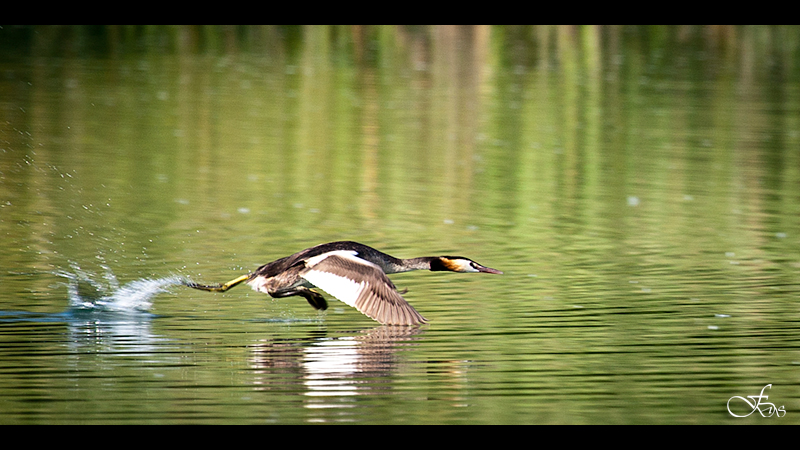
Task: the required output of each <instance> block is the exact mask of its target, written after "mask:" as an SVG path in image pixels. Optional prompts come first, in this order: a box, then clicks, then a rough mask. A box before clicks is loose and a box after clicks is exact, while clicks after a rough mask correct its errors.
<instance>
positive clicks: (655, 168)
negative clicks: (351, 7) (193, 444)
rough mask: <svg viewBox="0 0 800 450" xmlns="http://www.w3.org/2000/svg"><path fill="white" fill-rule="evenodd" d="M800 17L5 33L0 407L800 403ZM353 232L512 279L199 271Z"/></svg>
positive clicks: (391, 414) (126, 418)
mask: <svg viewBox="0 0 800 450" xmlns="http://www.w3.org/2000/svg"><path fill="white" fill-rule="evenodd" d="M798 42H800V29H798V28H796V27H787V28H783V27H730V28H727V27H716V28H715V27H688V28H677V27H676V28H673V27H667V28H658V27H657V28H638V27H630V28H628V27H623V28H619V27H600V28H594V27H587V28H581V27H577V28H576V27H533V28H529V27H521V28H520V27H465V28H453V27H375V28H373V27H301V28H293V27H233V28H226V27H219V28H217V27H154V28H143V27H120V28H117V27H89V28H83V27H78V28H73V27H40V28H27V27H17V28H15V27H11V28H9V27H4V28H3V29H0V54H2V55H4V57H3V58H0V92H2V95H0V114H1V115H2V116H1V117H0V119H1V120H0V236H1V238H0V239H2V241H0V242H2V243H1V244H0V282H2V285H3V287H4V289H3V291H2V292H0V423H4V424H18V423H25V424H28V423H89V424H96V423H275V424H305V423H358V424H379V423H391V424H417V423H423V424H428V423H437V424H438V423H442V424H499V423H504V424H505V423H507V424H539V423H570V424H639V423H657V424H662V423H663V424H667V423H670V424H671V423H688V424H708V423H725V424H740V423H753V424H755V423H757V424H767V423H782V424H789V423H793V424H796V423H799V422H798V417H800V415H798V413H797V411H800V370H799V369H800V331H798V330H799V329H800V311H799V310H798V306H797V298H798V293H800V285H799V284H798V270H800V222H798V220H797V217H798V213H800V153H799V152H798V149H800V131H798V130H800V95H798V89H797V86H800V84H799V83H798V81H800V80H798V74H800V70H798V67H797V58H793V57H792V56H793V55H795V54H796V52H797V48H798ZM335 240H355V241H359V242H362V243H364V244H367V245H371V246H373V247H376V248H378V249H380V250H382V251H385V252H388V253H390V254H392V255H394V256H398V257H414V256H428V255H438V254H456V255H464V256H467V257H471V258H473V259H475V260H476V261H478V262H479V263H481V264H484V265H487V266H490V267H494V268H497V269H499V270H502V271H503V272H505V274H504V275H502V276H495V275H486V274H453V273H430V272H413V273H406V274H398V275H396V276H393V280H394V282H395V284H397V285H398V287H399V288H400V289H406V288H407V289H408V293H407V294H406V295H405V297H406V298H407V299H408V300H409V302H410V303H411V304H412V305H414V307H415V308H416V309H417V310H418V311H420V313H422V314H423V315H424V316H425V317H426V318H428V319H430V324H428V325H426V326H423V327H420V328H407V327H384V326H380V325H379V324H377V323H375V322H373V321H371V320H369V319H368V318H366V317H365V316H363V315H361V314H360V313H358V312H357V311H355V310H352V309H350V308H349V307H347V306H346V305H344V304H342V303H340V302H337V301H335V300H332V299H330V306H331V307H330V309H329V310H328V311H327V312H325V313H318V312H317V311H315V310H314V309H312V308H310V307H309V306H308V305H307V304H306V302H305V300H303V299H292V298H289V299H279V300H273V299H270V298H269V297H267V296H264V295H262V294H257V293H255V292H252V291H250V290H249V289H248V288H246V287H238V288H235V289H232V290H230V291H228V292H226V293H217V294H214V293H208V292H200V291H195V290H191V289H187V288H185V287H184V286H182V285H181V282H182V280H186V279H191V280H194V281H198V282H206V283H213V282H224V281H227V280H230V279H232V278H235V277H237V276H239V275H241V274H244V273H247V271H249V270H253V269H255V268H256V267H258V266H259V265H261V264H263V263H265V262H268V261H271V260H274V259H277V258H279V257H283V256H286V255H289V254H292V253H294V252H297V251H299V250H302V249H304V248H306V247H309V246H312V245H316V244H319V243H322V242H328V241H335ZM768 384H771V385H772V386H771V388H768V389H767V390H766V391H765V395H768V396H769V401H770V402H774V403H775V405H776V406H783V407H784V408H785V411H786V413H785V415H783V416H782V417H776V416H773V417H766V418H765V417H762V416H761V415H759V414H758V413H755V414H754V415H751V416H750V417H748V418H735V417H733V416H732V415H731V414H729V412H728V409H727V405H728V400H729V399H731V398H732V397H734V396H741V397H744V398H747V396H755V395H759V393H760V392H761V391H762V389H763V388H764V387H765V386H766V385H768ZM731 405H732V406H733V407H734V408H737V407H738V408H740V410H745V409H747V408H746V405H745V404H744V403H739V404H736V403H731ZM734 412H736V411H734ZM745 412H746V411H745Z"/></svg>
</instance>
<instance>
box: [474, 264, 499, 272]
mask: <svg viewBox="0 0 800 450" xmlns="http://www.w3.org/2000/svg"><path fill="white" fill-rule="evenodd" d="M476 265H477V264H476ZM477 266H478V267H477V269H478V272H484V273H497V274H500V275H502V274H503V272H500V271H499V270H497V269H492V268H491V267H486V266H480V265H477Z"/></svg>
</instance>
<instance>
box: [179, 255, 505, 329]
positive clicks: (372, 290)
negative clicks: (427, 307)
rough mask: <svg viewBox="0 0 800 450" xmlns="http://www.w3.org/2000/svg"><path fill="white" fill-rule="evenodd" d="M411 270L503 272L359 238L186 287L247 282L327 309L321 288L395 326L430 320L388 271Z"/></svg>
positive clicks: (220, 288)
mask: <svg viewBox="0 0 800 450" xmlns="http://www.w3.org/2000/svg"><path fill="white" fill-rule="evenodd" d="M410 270H431V271H452V272H485V273H498V274H500V273H502V272H500V271H499V270H495V269H491V268H489V267H484V266H481V265H480V264H478V263H476V262H474V261H472V260H470V259H467V258H463V257H458V256H425V257H421V258H411V259H399V258H395V257H393V256H391V255H387V254H386V253H383V252H380V251H378V250H375V249H374V248H372V247H369V246H366V245H364V244H359V243H358V242H352V241H341V242H329V243H327V244H320V245H317V246H315V247H311V248H307V249H305V250H303V251H300V252H298V253H295V254H294V255H290V256H287V257H284V258H281V259H278V260H276V261H273V262H271V263H268V264H264V265H263V266H261V267H259V268H258V269H256V270H255V271H254V272H252V273H250V274H248V275H243V276H240V277H238V278H235V279H233V280H231V281H229V282H227V283H225V284H223V285H213V286H205V285H199V284H196V283H187V286H189V287H193V288H195V289H201V290H205V291H217V292H224V291H226V290H228V289H230V288H232V287H233V286H236V285H238V284H240V283H242V282H247V284H249V285H250V286H251V287H252V288H253V289H254V290H256V291H259V292H263V293H266V294H269V295H270V296H271V297H274V298H283V297H290V296H295V295H298V296H302V297H304V298H305V299H306V300H307V301H308V303H309V304H311V306H313V307H314V308H316V309H319V310H324V309H327V307H328V303H327V302H326V301H325V297H323V296H322V295H321V294H319V293H318V292H316V291H313V290H312V289H313V288H315V287H317V288H319V289H322V290H323V291H325V292H327V293H328V294H330V295H332V296H333V297H335V298H337V299H339V300H341V301H342V302H343V303H345V304H347V305H349V306H352V307H354V308H356V309H357V310H359V311H361V312H362V313H364V314H365V315H367V316H368V317H370V318H372V319H374V320H376V321H378V322H380V323H382V324H391V325H418V324H422V323H425V322H427V320H426V319H425V318H424V317H422V315H420V314H419V313H418V312H417V311H416V310H415V309H414V308H413V307H412V306H411V305H409V304H408V302H406V301H405V299H404V298H403V297H402V295H401V293H400V292H398V291H397V287H395V285H394V283H392V281H391V280H390V279H389V277H387V274H392V273H399V272H407V271H410Z"/></svg>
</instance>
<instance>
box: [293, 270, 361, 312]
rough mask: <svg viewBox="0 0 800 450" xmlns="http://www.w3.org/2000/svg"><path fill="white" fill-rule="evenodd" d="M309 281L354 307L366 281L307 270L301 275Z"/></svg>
mask: <svg viewBox="0 0 800 450" xmlns="http://www.w3.org/2000/svg"><path fill="white" fill-rule="evenodd" d="M302 277H303V278H305V279H306V280H308V282H309V283H311V284H313V285H314V286H316V287H318V288H320V289H322V290H323V291H325V292H327V293H328V294H330V295H332V296H334V297H336V298H337V299H338V300H340V301H341V302H343V303H345V304H346V305H349V306H352V307H355V306H356V300H357V299H358V296H359V295H361V291H363V290H364V288H365V287H366V283H364V282H361V283H357V282H355V281H353V280H351V279H349V278H345V277H340V276H338V275H333V274H331V273H328V272H320V271H317V270H313V269H312V270H309V271H308V272H306V273H304V274H303V275H302Z"/></svg>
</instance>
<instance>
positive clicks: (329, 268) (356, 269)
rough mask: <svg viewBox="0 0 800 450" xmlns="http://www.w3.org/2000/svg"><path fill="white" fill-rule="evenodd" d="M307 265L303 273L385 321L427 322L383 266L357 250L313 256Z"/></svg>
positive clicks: (371, 315)
mask: <svg viewBox="0 0 800 450" xmlns="http://www.w3.org/2000/svg"><path fill="white" fill-rule="evenodd" d="M306 265H307V268H306V269H305V270H303V271H301V272H300V276H301V277H303V278H304V279H305V280H307V281H308V282H309V283H311V284H313V285H314V286H316V287H318V288H320V289H322V290H323V291H325V292H327V293H328V294H330V295H332V296H334V297H336V298H337V299H339V300H341V301H342V302H343V303H345V304H347V305H349V306H352V307H354V308H356V309H357V310H358V311H360V312H362V313H363V314H365V315H366V316H368V317H370V318H372V319H374V320H377V321H378V322H380V323H382V324H389V325H417V324H421V323H425V322H427V320H426V319H425V318H424V317H422V315H420V313H418V312H417V311H416V310H415V309H414V307H412V306H411V305H409V304H408V302H406V300H405V299H404V298H403V297H402V296H401V295H400V293H399V292H397V289H396V288H395V286H394V284H393V283H392V282H391V280H389V277H387V276H386V274H385V273H384V272H383V270H382V269H381V268H380V267H378V266H377V265H375V264H373V263H371V262H369V261H365V260H363V259H361V258H358V257H357V256H355V252H351V251H334V252H330V253H326V254H323V255H319V256H316V257H314V258H311V259H309V260H308V261H307V262H306Z"/></svg>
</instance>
